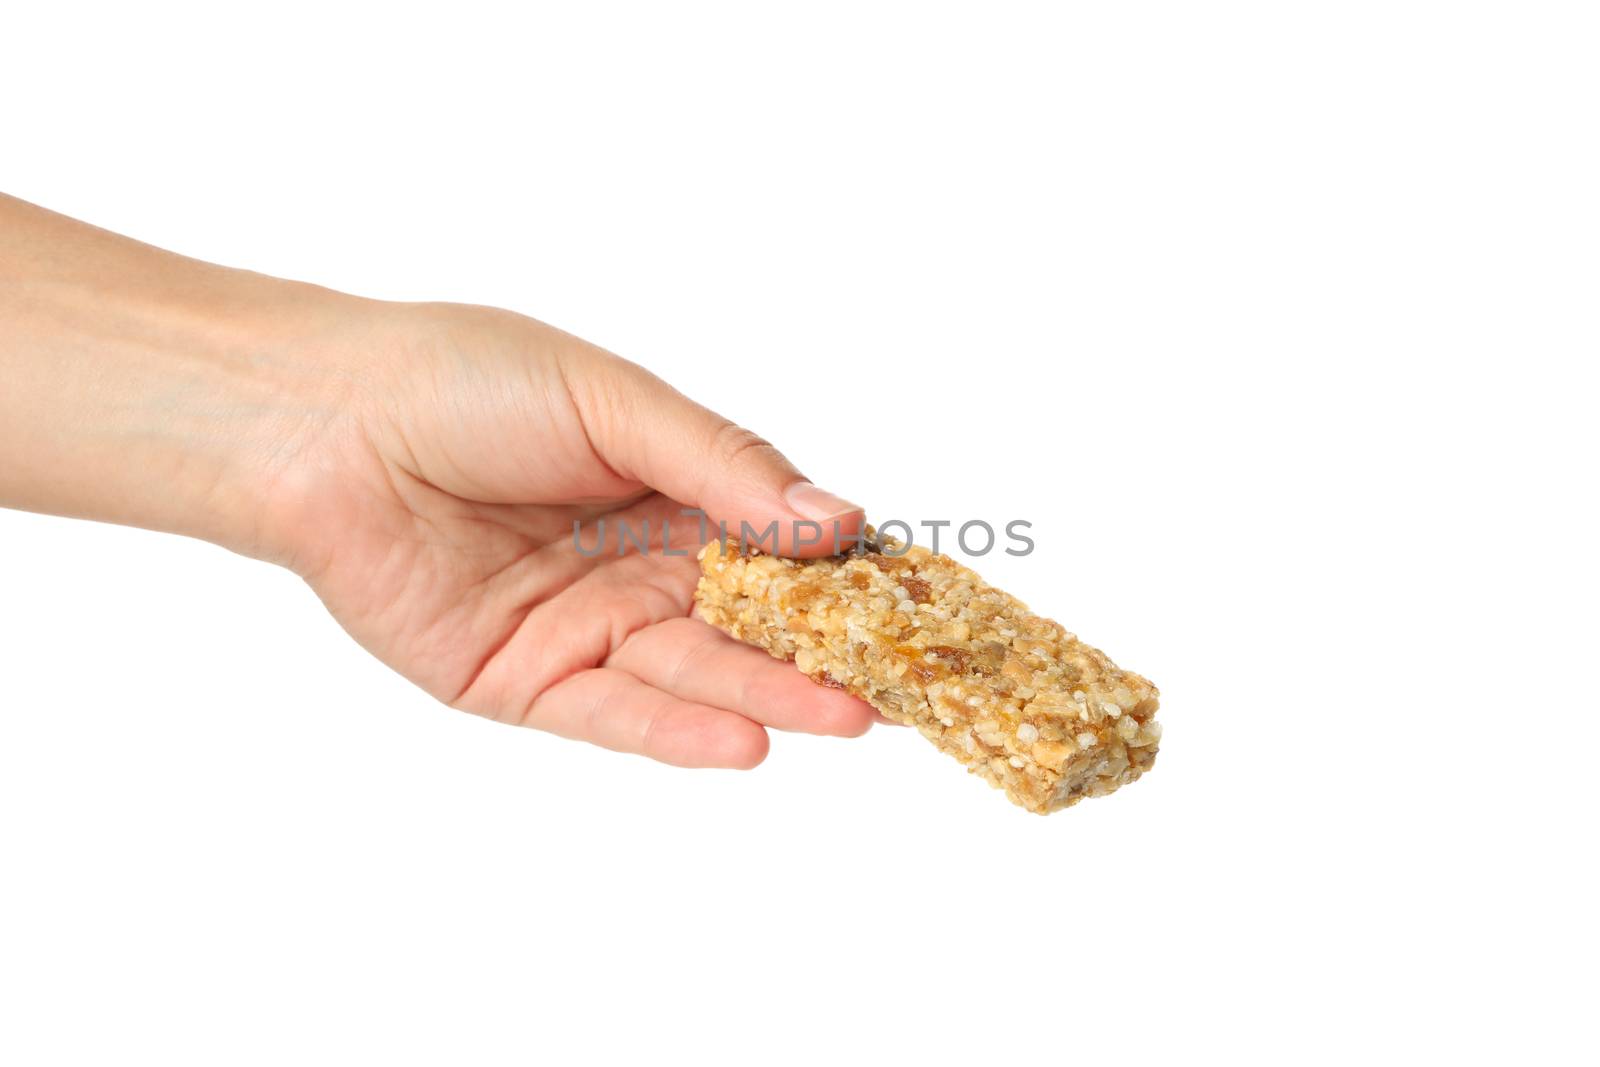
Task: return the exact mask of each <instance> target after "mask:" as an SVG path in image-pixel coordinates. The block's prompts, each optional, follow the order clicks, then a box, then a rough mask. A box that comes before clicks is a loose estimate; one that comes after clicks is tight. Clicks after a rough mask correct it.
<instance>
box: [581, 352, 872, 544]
mask: <svg viewBox="0 0 1600 1067" xmlns="http://www.w3.org/2000/svg"><path fill="white" fill-rule="evenodd" d="M585 363H586V365H585V366H583V367H582V368H572V369H571V370H570V371H568V372H567V373H566V374H565V377H566V379H567V384H568V387H569V389H571V391H572V394H573V400H574V402H575V403H576V404H577V406H578V409H579V415H580V417H581V418H582V419H583V423H584V427H585V429H586V430H587V431H588V434H589V440H590V442H591V443H592V444H593V446H594V449H595V451H596V452H597V453H598V454H599V455H600V458H601V459H603V460H604V461H605V462H606V463H607V464H609V465H610V466H611V468H612V470H614V471H616V473H617V474H619V475H621V476H622V477H623V478H624V479H627V480H632V481H640V482H643V483H644V484H646V485H648V486H650V487H651V488H652V489H656V490H658V491H660V492H662V493H665V494H666V495H667V496H669V497H672V498H673V499H674V500H678V501H680V502H682V503H684V504H687V505H690V506H692V507H696V508H699V509H700V510H701V511H704V512H705V513H706V515H707V516H708V517H709V518H710V520H711V521H712V522H714V523H716V522H721V523H724V524H725V525H726V526H727V529H728V533H729V534H730V535H731V536H734V537H738V536H739V534H740V531H741V524H742V523H744V524H748V525H749V527H750V530H749V532H748V533H747V534H746V536H747V539H748V540H749V541H750V542H751V543H752V544H755V543H756V542H757V540H758V539H760V543H761V546H762V547H763V548H764V549H767V550H772V547H773V545H774V539H775V540H776V552H777V554H779V555H784V556H802V557H806V558H810V557H815V556H826V555H832V554H834V553H836V552H839V551H845V550H848V549H849V548H850V547H851V546H852V545H853V544H854V543H855V541H854V539H855V538H857V537H859V536H860V535H861V533H862V530H863V528H864V526H865V523H866V516H865V514H864V512H863V511H862V509H861V508H860V507H859V506H858V505H856V504H852V503H850V501H848V500H845V499H844V498H842V497H839V496H836V495H835V494H833V493H830V492H828V491H826V490H824V489H821V488H818V487H817V486H815V485H813V484H811V482H810V481H808V480H807V479H806V477H805V475H803V474H801V473H800V472H799V471H798V470H797V469H796V468H795V466H794V464H792V463H790V462H789V460H788V459H787V458H786V457H785V456H784V454H783V453H782V452H779V451H778V450H777V448H775V447H774V446H773V445H772V444H771V443H770V442H768V441H767V440H765V439H764V438H762V437H759V436H757V435H756V434H754V433H752V432H750V431H749V430H746V429H744V428H742V427H740V426H737V425H735V424H734V423H733V422H731V421H729V420H728V419H725V418H723V417H722V416H721V415H718V414H717V413H716V412H714V411H711V410H709V409H707V408H705V407H702V406H701V405H699V404H697V403H695V402H694V401H693V400H690V399H689V398H688V397H686V396H684V395H683V394H682V393H680V392H678V391H677V390H676V389H674V388H672V386H670V385H668V384H667V383H666V382H664V381H662V380H661V379H660V378H657V377H656V376H655V375H653V374H651V373H650V372H649V371H647V370H645V369H644V368H642V367H639V366H637V365H635V364H633V363H629V362H628V361H626V360H624V359H621V358H619V357H615V356H611V357H610V358H609V359H608V360H606V361H605V362H604V363H602V364H599V365H597V364H595V363H592V362H588V361H585ZM774 525H775V526H776V529H772V527H773V526H774Z"/></svg>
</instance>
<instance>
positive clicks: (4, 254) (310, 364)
mask: <svg viewBox="0 0 1600 1067" xmlns="http://www.w3.org/2000/svg"><path fill="white" fill-rule="evenodd" d="M0 507H9V508H20V509H24V510H30V511H39V512H46V513H51V514H58V515H68V516H77V517H82V518H90V519H98V520H102V521H106V522H115V523H123V524H127V525H134V526H142V527H146V528H149V529H155V530H164V531H169V532H173V533H179V534H186V535H189V536H193V537H199V538H203V539H205V540H209V541H213V542H215V543H217V544H220V545H223V546H225V547H227V548H229V549H232V550H234V551H236V552H239V553H241V554H244V555H247V556H252V557H255V558H258V559H262V560H267V561H270V562H273V563H277V564H280V565H282V566H285V567H288V568H290V569H291V570H293V571H294V572H295V573H297V574H299V575H300V576H301V577H303V578H304V579H305V580H306V581H307V582H308V583H310V585H311V587H312V588H313V589H314V590H315V591H316V592H317V595H318V596H320V597H321V598H322V601H323V603H324V604H326V605H327V607H328V610H329V611H331V612H332V613H333V615H334V617H335V618H337V619H338V620H339V622H340V624H341V625H343V626H344V627H345V629H346V630H348V631H349V632H350V633H351V635H352V636H354V637H355V639H356V640H357V641H359V642H360V643H361V644H362V645H363V646H364V647H366V648H367V649H368V650H369V651H371V652H372V653H373V654H374V655H376V656H377V657H378V658H379V659H381V660H382V661H383V662H385V663H387V664H388V665H389V666H391V667H393V668H394V669H395V670H397V671H399V672H400V673H401V674H403V675H404V676H405V677H407V678H409V679H411V680H412V681H413V682H415V683H416V684H417V685H419V686H421V687H422V688H423V689H424V690H426V691H427V692H428V693H430V694H432V695H433V696H435V697H437V698H438V699H439V700H441V701H443V702H445V703H447V704H450V705H451V706H453V707H457V708H461V709H463V710H466V711H471V712H474V713H477V714H480V715H484V716H488V717H490V718H494V719H497V720H499V721H502V722H507V723H514V724H517V725H522V726H530V727H535V728H538V729H541V730H546V731H549V732H551V733H554V734H559V735H561V736H563V737H570V738H575V739H578V740H583V741H589V742H592V743H594V744H597V745H602V746H604V747H606V748H610V749H615V750H617V751H621V752H633V753H640V754H643V755H645V756H649V757H651V758H654V759H657V760H661V761H663V762H665V763H670V764H675V765H678V766H684V767H734V768H748V767H754V766H755V765H756V764H758V763H760V762H761V760H762V759H763V758H764V757H765V756H766V754H767V749H768V744H769V737H768V732H767V731H768V729H769V728H772V729H778V730H795V731H803V732H807V733H816V734H830V735H837V736H841V737H850V736H856V735H859V734H862V733H864V732H865V731H866V730H867V729H868V728H869V727H870V725H871V724H872V723H873V722H874V721H875V718H876V717H875V715H874V713H873V711H872V709H871V708H870V707H869V706H867V705H866V704H864V703H862V702H861V701H859V700H857V699H855V698H854V697H851V696H849V695H848V694H846V693H843V692H840V691H837V690H832V689H826V688H823V687H821V686H818V685H816V684H815V683H813V682H811V681H810V680H809V679H807V678H806V677H805V676H804V675H802V674H800V673H799V672H798V671H796V670H795V669H794V668H793V667H792V666H791V665H789V664H786V663H781V662H779V661H777V660H774V659H772V658H771V657H769V656H767V655H766V654H765V653H763V652H760V651H758V650H756V649H753V648H749V647H747V646H744V645H741V644H739V643H737V642H735V641H733V640H732V639H730V638H728V637H726V636H724V635H723V634H721V633H719V632H718V631H716V630H714V629H712V628H711V627H710V626H707V625H706V624H705V623H703V622H700V621H699V620H698V619H695V618H693V616H692V611H691V609H692V596H693V591H694V584H695V580H696V576H697V574H698V564H697V563H696V561H695V558H694V555H695V552H696V551H697V550H698V548H699V534H700V529H699V525H698V523H697V522H696V521H695V520H694V519H693V518H686V517H683V516H682V515H681V514H680V512H681V510H682V509H684V508H689V507H694V508H699V509H702V510H703V511H704V512H706V513H708V514H709V515H710V516H711V517H712V520H713V521H715V520H718V519H721V520H724V521H727V522H728V523H729V524H730V525H731V526H733V527H734V528H737V527H738V524H739V522H740V521H741V520H745V521H748V522H750V523H751V524H752V525H753V526H754V527H756V528H757V529H764V528H765V527H766V526H767V525H768V524H769V523H771V522H772V521H774V520H777V521H778V523H779V528H780V531H782V535H781V536H782V540H781V543H780V546H779V547H780V551H782V552H784V553H785V554H791V555H799V556H808V555H819V554H823V553H826V552H828V551H831V544H830V542H831V541H832V540H833V536H834V534H835V532H837V534H838V535H839V536H841V537H843V538H849V537H850V536H852V535H855V534H857V533H859V532H860V530H861V528H862V524H863V522H864V519H863V516H862V512H861V509H860V508H858V507H856V506H855V505H853V504H850V503H849V502H848V501H846V500H843V499H841V498H839V497H837V496H835V495H833V494H830V493H827V492H825V491H823V490H821V489H819V488H817V487H816V486H813V485H812V484H811V483H809V482H808V481H806V480H805V478H804V476H803V475H801V474H800V473H799V471H797V470H796V469H795V467H794V466H793V465H792V464H790V463H789V461H788V460H787V459H785V458H784V457H783V455H782V454H780V453H779V452H778V451H777V450H776V449H775V448H773V447H772V446H771V445H770V444H768V443H767V442H765V441H764V440H762V439H761V438H759V437H757V436H756V435H754V434H752V433H750V432H749V431H746V430H743V429H740V428H739V427H737V426H735V425H733V424H732V423H730V422H728V421H727V420H726V419H723V418H721V417H720V416H718V415H716V414H715V413H713V412H711V411H708V410H706V409H705V408H703V407H701V406H700V405H698V404H696V403H694V402H693V401H691V400H689V399H688V398H687V397H685V396H683V395H682V394H681V393H678V392H677V391H675V390H673V389H672V388H671V387H670V386H668V385H667V384H666V383H664V382H662V381H661V380H660V379H658V378H656V377H654V376H653V375H651V374H650V373H648V372H647V371H645V370H643V369H642V368H640V367H638V366H636V365H634V364H632V363H629V362H628V361H626V360H623V359H621V358H619V357H617V356H614V355H612V354H610V353H608V352H605V351H603V350H601V349H599V348H596V347H595V346H593V345H590V344H587V343H586V342H584V341H581V340H579V339H577V338H575V337H572V336H570V335H568V334H565V333H562V332H561V331H559V330H556V329H553V328H552V327H549V326H546V325H544V324H543V323H540V322H536V321H534V320H533V319H529V318H526V317H524V316H521V315H517V314H514V313H512V312H508V311H501V310H497V309H493V308H484V307H474V306H467V305H454V304H395V303H387V302H382V301H375V300H367V299H362V298H359V297H354V296H349V295H346V294H343V293H337V292H333V291H331V290H328V289H323V288H319V287H316V286H312V285H307V284H303V283H299V282H290V281H284V280H281V279H276V278H269V277H266V276H263V275H259V274H252V273H249V272H246V271H239V270H232V269H229V268H224V267H218V266H214V265H211V264H207V263H201V262H198V261H196V260H192V259H187V258H185V257H182V256H178V255H174V254H172V253H170V252H164V251H161V250H159V249H156V248H152V247H150V246H148V245H144V244H141V243H139V242H137V241H132V240H129V239H127V238H123V237H119V236H117V235H115V234H111V233H108V232H106V231H104V230H99V229H96V228H94V227H92V226H88V225H85V224H83V223H80V222H76V221H74V220H71V219H68V218H65V217H64V216H61V215H58V214H55V213H53V212H49V211H46V210H44V209H42V208H39V207H35V206H33V205H31V204H27V203H24V202H23V201H20V200H16V199H13V198H10V197H5V196H0ZM602 517H605V518H608V519H611V520H616V519H619V518H625V519H628V520H630V521H631V522H632V523H633V525H634V527H635V528H637V527H638V525H639V520H641V519H649V520H650V529H651V531H652V536H654V537H655V539H656V544H655V545H654V546H652V549H651V551H649V552H647V553H643V554H641V553H639V552H637V551H633V550H630V551H629V552H628V553H627V554H626V555H624V556H621V557H620V558H619V557H618V556H617V555H616V553H615V551H614V541H613V542H612V545H611V550H610V551H606V552H603V553H601V554H600V555H598V556H594V557H592V558H586V557H584V556H583V555H582V554H581V553H579V552H578V551H577V550H576V549H575V547H574V546H573V521H574V520H575V519H577V520H581V521H583V522H585V523H587V524H590V525H589V526H586V529H589V530H592V528H593V527H592V524H593V523H594V522H595V521H596V520H598V519H600V518H602ZM662 520H671V528H672V547H673V548H674V550H680V551H683V552H685V553H686V554H685V555H667V554H665V553H664V552H663V551H662V550H661V549H662V548H663V547H665V546H663V545H661V543H660V536H659V532H660V530H661V524H662ZM801 520H809V521H811V522H816V523H820V524H822V525H823V526H824V528H825V529H826V530H827V531H828V535H827V536H825V537H824V538H823V540H822V542H821V543H819V544H817V545H813V546H806V545H799V544H797V543H796V542H795V539H794V537H793V531H794V529H795V523H796V522H797V521H801ZM610 525H612V526H613V527H614V526H615V523H614V522H612V523H611V524H610ZM584 544H585V546H586V547H587V546H592V545H593V544H594V537H593V533H592V532H591V533H589V534H588V535H587V536H586V539H585V541H584Z"/></svg>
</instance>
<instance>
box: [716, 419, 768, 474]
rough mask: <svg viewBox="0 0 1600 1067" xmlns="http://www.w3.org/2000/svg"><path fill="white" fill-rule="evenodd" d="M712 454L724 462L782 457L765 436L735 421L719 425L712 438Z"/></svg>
mask: <svg viewBox="0 0 1600 1067" xmlns="http://www.w3.org/2000/svg"><path fill="white" fill-rule="evenodd" d="M711 454H712V456H713V457H715V458H716V459H717V460H718V461H719V462H721V463H723V464H732V463H735V462H740V461H743V460H747V459H751V458H754V459H757V460H763V459H769V458H772V457H778V458H782V453H780V452H779V451H778V449H777V448H776V447H775V446H774V445H773V444H772V442H771V441H768V440H767V439H766V438H765V437H762V436H761V435H760V434H758V433H755V432H754V431H751V430H747V429H745V428H744V427H743V426H740V425H738V424H737V423H733V422H724V423H723V424H722V425H721V426H719V427H717V431H716V434H715V435H714V436H713V437H712V440H711Z"/></svg>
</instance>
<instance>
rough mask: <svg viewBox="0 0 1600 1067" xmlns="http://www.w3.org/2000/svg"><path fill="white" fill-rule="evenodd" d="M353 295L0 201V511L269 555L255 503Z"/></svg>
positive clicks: (304, 407)
mask: <svg viewBox="0 0 1600 1067" xmlns="http://www.w3.org/2000/svg"><path fill="white" fill-rule="evenodd" d="M356 303H359V302H356V301H354V300H353V299H352V298H349V297H343V296H340V295H338V294H334V293H330V292H328V291H326V290H321V289H317V288H315V287H312V286H306V285H299V284H296V283H291V282H284V281H279V280H277V279H272V278H267V277H263V276H261V275H255V274H250V273H247V272H243V271H235V270H229V269H227V268H223V267H217V266H213V265H210V264H206V263H200V262H197V261H195V260H191V259H187V258H184V257H182V256H177V255H173V254H171V253H168V252H163V251H161V250H159V249H155V248H152V247H150V246H148V245H143V244H140V243H138V242H136V241H131V240H128V239H126V238H122V237H118V236H116V235H114V234H110V233H107V232H105V231H103V230H99V229H96V228H94V227H91V226H87V225H84V224H82V223H79V222H75V221H73V220H71V219H68V218H65V217H63V216H60V215H57V214H54V213H52V212H49V211H45V210H43V209H41V208H38V207H34V206H33V205H30V204H26V203H23V202H22V201H19V200H15V199H12V198H9V197H5V196H0V506H4V507H13V508H22V509H26V510H31V511H41V512H48V513H53V514H60V515H71V516H78V517H83V518H92V519H100V520H104V521H108V522H117V523H124V524H128V525H134V526H144V527H148V528H152V529H157V530H166V531H171V532H175V533H182V534H188V535H191V536H195V537H201V538H205V539H207V540H211V541H215V542H218V543H220V544H224V545H227V546H228V547H230V548H233V549H235V550H238V551H242V552H247V553H251V554H255V555H269V554H271V553H272V552H273V551H274V547H273V546H272V544H271V543H270V541H271V534H270V531H267V530H265V529H263V516H264V514H265V513H264V511H263V509H262V508H261V507H259V503H260V501H259V499H258V497H259V496H260V494H261V493H262V492H263V491H264V486H265V485H266V484H267V483H268V482H269V481H270V480H272V479H273V478H274V477H278V476H281V475H282V474H283V472H284V471H285V470H286V469H287V468H288V467H289V466H291V465H292V463H293V458H294V457H293V454H292V453H293V450H294V448H295V442H296V441H297V440H299V439H301V438H303V437H304V435H305V434H306V432H307V428H308V427H310V426H314V425H315V424H316V423H317V421H318V420H319V419H322V418H326V417H328V410H327V408H328V406H329V403H330V399H329V398H330V397H331V395H332V389H331V388H330V385H331V383H334V382H336V381H337V380H338V378H339V377H340V375H341V374H342V373H343V372H344V369H343V368H341V366H340V365H339V363H338V359H337V356H336V355H335V352H336V346H334V345H331V344H330V343H328V339H329V338H330V337H332V336H334V335H335V334H337V333H338V331H340V330H341V329H344V328H346V327H345V325H344V324H345V321H346V319H347V315H346V314H345V312H346V310H347V309H348V308H349V307H350V306H351V305H352V304H356Z"/></svg>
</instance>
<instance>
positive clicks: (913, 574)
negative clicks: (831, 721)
mask: <svg viewBox="0 0 1600 1067" xmlns="http://www.w3.org/2000/svg"><path fill="white" fill-rule="evenodd" d="M880 547H882V548H883V551H879V552H868V553H865V554H862V555H844V556H830V557H827V558H824V559H816V560H792V559H784V558H780V557H776V556H768V555H760V554H756V553H755V552H753V551H751V550H749V549H748V548H747V549H746V550H745V552H744V553H741V551H740V545H739V542H738V541H737V539H733V538H730V539H728V540H726V541H723V542H718V541H713V542H711V543H710V544H708V545H706V546H705V548H704V549H702V550H701V553H700V566H701V578H700V584H699V587H698V588H697V589H696V591H695V602H696V604H697V606H698V609H699V612H700V615H701V617H702V618H704V619H705V620H706V621H707V622H709V623H711V624H712V625H714V626H716V627H718V628H719V629H721V630H723V631H725V632H727V633H729V634H731V635H733V636H734V637H736V638H738V639H739V640H741V641H745V642H748V643H750V644H752V645H756V646H758V647H760V648H764V649H766V650H767V651H768V652H770V653H771V654H772V655H774V656H776V657H778V658H780V659H788V660H793V661H794V663H795V665H796V666H797V667H799V668H800V669H801V670H802V671H804V672H805V673H806V674H808V675H810V676H811V677H812V678H813V679H815V680H816V681H818V682H821V683H823V684H827V685H834V686H839V687H842V688H845V689H848V690H849V691H850V692H852V693H854V694H855V695H856V696H859V697H861V698H862V699H864V700H866V701H867V702H868V703H870V704H871V705H872V706H873V707H875V708H877V709H878V710H879V711H880V712H882V713H883V714H884V715H886V716H887V717H889V718H891V719H893V720H895V721H896V722H901V723H905V724H907V725H910V726H915V727H916V728H917V729H918V730H919V731H920V732H921V733H922V735H923V736H924V737H926V738H927V739H928V740H930V741H932V742H933V743H934V744H935V745H936V746H938V747H939V748H940V749H941V750H943V751H944V752H946V753H948V754H949V755H951V756H953V757H955V758H956V759H957V760H960V761H961V762H962V763H963V764H965V765H966V767H967V769H968V770H969V771H971V772H972V773H974V774H977V775H980V776H982V777H983V778H985V779H986V780H988V781H989V782H990V783H991V784H992V785H995V786H997V787H999V788H1001V789H1004V790H1005V793H1006V796H1008V797H1010V798H1011V800H1012V801H1014V802H1015V803H1017V804H1019V805H1021V806H1022V807H1024V808H1027V809H1028V810H1029V811H1034V812H1039V813H1041V814H1043V813H1047V812H1051V811H1055V810H1056V809H1058V808H1064V807H1067V806H1069V805H1071V804H1075V803H1077V802H1078V801H1079V800H1081V799H1083V798H1084V797H1097V796H1103V795H1104V794H1106V793H1110V792H1112V791H1113V790H1115V789H1118V788H1120V787H1121V786H1124V785H1126V784H1128V783H1129V782H1132V781H1133V780H1135V779H1136V778H1138V777H1139V776H1140V775H1141V774H1143V773H1144V772H1145V771H1147V770H1149V769H1150V767H1151V765H1152V764H1153V763H1154V762H1155V757H1156V747H1157V744H1158V742H1159V741H1160V738H1161V724H1160V723H1158V722H1156V721H1155V714H1156V707H1157V704H1158V699H1159V693H1158V691H1157V690H1156V687H1155V686H1153V685H1151V684H1150V683H1149V682H1148V681H1146V680H1145V679H1144V678H1142V677H1140V676H1139V675H1137V674H1134V673H1132V672H1131V671H1124V670H1121V669H1119V668H1118V667H1117V665H1116V664H1114V663H1112V662H1111V660H1110V659H1108V658H1107V657H1106V655H1105V654H1104V653H1103V652H1101V651H1100V650H1099V649H1095V648H1090V647H1089V646H1088V645H1085V644H1084V643H1083V642H1081V641H1079V640H1078V639H1077V638H1076V637H1075V636H1073V635H1072V634H1070V633H1068V632H1067V631H1066V630H1064V629H1063V628H1062V627H1061V626H1060V625H1059V624H1057V623H1056V622H1053V621H1052V620H1050V619H1046V618H1044V617H1042V616H1039V615H1035V614H1034V613H1033V612H1031V611H1029V610H1028V608H1027V606H1026V605H1024V604H1023V603H1022V602H1021V601H1019V600H1017V599H1016V598H1015V597H1013V596H1011V595H1010V594H1009V593H1005V592H1003V591H1001V590H999V589H996V588H994V587H993V586H990V585H988V584H987V583H986V582H984V581H983V579H982V578H979V577H978V575H977V574H975V573H974V572H973V571H971V570H969V569H968V568H966V567H963V566H962V565H961V564H959V563H957V562H956V561H955V560H953V559H951V558H950V557H949V556H944V555H938V554H935V553H932V552H929V551H928V550H927V549H925V548H920V547H911V548H906V547H905V546H904V545H903V544H901V543H900V542H897V541H894V540H893V539H890V538H884V539H883V540H882V542H881V546H880Z"/></svg>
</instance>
